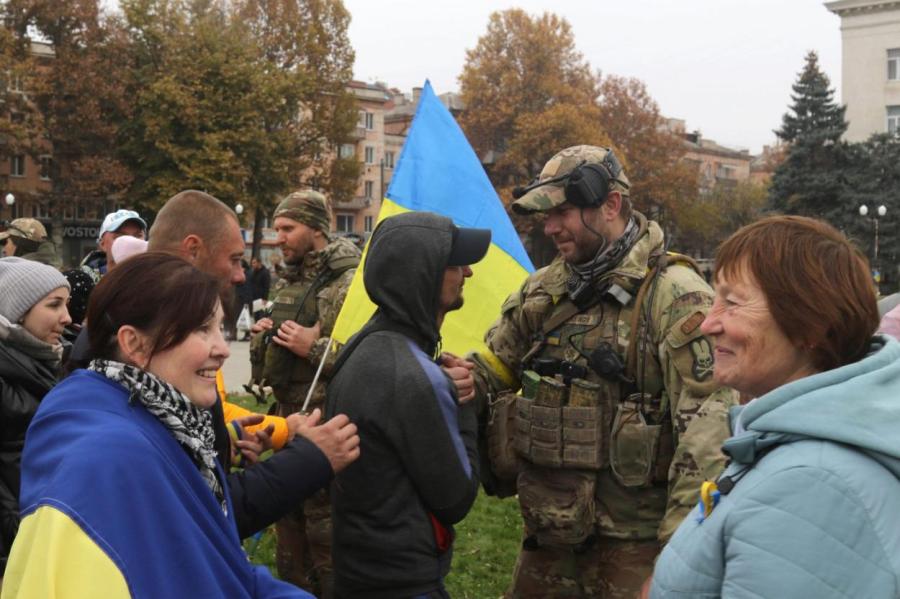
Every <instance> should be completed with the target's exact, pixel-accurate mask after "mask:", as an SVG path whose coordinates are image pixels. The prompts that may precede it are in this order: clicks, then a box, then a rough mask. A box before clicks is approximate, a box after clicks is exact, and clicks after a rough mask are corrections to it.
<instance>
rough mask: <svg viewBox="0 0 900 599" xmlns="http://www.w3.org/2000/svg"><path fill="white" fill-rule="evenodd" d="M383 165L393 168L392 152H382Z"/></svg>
mask: <svg viewBox="0 0 900 599" xmlns="http://www.w3.org/2000/svg"><path fill="white" fill-rule="evenodd" d="M384 166H385V167H387V168H394V153H393V152H385V153H384Z"/></svg>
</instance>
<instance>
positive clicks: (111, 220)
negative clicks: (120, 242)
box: [97, 210, 147, 241]
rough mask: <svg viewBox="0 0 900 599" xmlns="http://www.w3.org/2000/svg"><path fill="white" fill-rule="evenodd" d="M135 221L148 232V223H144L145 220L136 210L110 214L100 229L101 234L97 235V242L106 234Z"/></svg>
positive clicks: (118, 211)
mask: <svg viewBox="0 0 900 599" xmlns="http://www.w3.org/2000/svg"><path fill="white" fill-rule="evenodd" d="M130 220H133V221H137V222H138V223H140V225H141V228H142V229H143V230H144V231H145V232H146V231H147V223H146V222H144V219H142V218H141V215H140V214H138V213H137V212H135V211H134V210H116V211H115V212H110V213H109V214H107V215H106V218H104V219H103V225H102V226H101V227H100V233H99V234H98V235H97V241H99V240H100V239H102V238H103V234H104V233H109V232H110V231H118V230H119V227H121V226H122V225H124V224H125V223H127V222H128V221H130Z"/></svg>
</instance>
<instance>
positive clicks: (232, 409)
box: [216, 369, 288, 451]
mask: <svg viewBox="0 0 900 599" xmlns="http://www.w3.org/2000/svg"><path fill="white" fill-rule="evenodd" d="M216 391H218V393H219V399H221V400H222V411H223V412H224V413H225V422H231V421H232V420H235V419H237V418H240V417H242V416H248V415H250V414H256V412H251V411H250V410H247V409H245V408H242V407H241V406H239V405H236V404H233V403H230V402H228V401H226V399H225V398H226V397H228V394H227V392H226V391H225V377H224V376H223V375H222V370H221V369H220V370H217V371H216ZM270 424H274V425H275V431H274V432H273V433H272V449H274V450H275V451H278V450H279V449H281V448H282V447H284V446H285V444H286V443H287V442H288V426H287V421H286V420H285V419H284V418H282V417H281V416H268V415H266V416H265V419H264V420H263V421H262V422H261V423H260V424H257V425H255V426H248V427H247V430H248V431H250V432H251V433H252V432H256V431H257V430H259V429H263V428H266V427H267V426H269V425H270Z"/></svg>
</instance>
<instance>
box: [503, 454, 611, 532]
mask: <svg viewBox="0 0 900 599" xmlns="http://www.w3.org/2000/svg"><path fill="white" fill-rule="evenodd" d="M596 480H597V479H596V473H594V472H583V471H576V470H559V469H555V468H554V469H543V468H525V469H524V470H523V471H522V472H521V473H520V474H519V478H518V491H519V505H520V506H521V509H522V519H523V520H524V522H525V530H526V531H527V532H528V534H530V535H533V536H534V537H535V539H536V541H537V543H538V545H542V546H551V547H566V548H571V547H572V546H575V545H578V544H580V543H583V542H585V541H586V540H587V539H588V538H589V537H591V536H592V535H593V534H594V522H595V518H596V512H595V507H594V490H595V487H596Z"/></svg>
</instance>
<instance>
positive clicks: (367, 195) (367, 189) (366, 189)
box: [363, 181, 375, 200]
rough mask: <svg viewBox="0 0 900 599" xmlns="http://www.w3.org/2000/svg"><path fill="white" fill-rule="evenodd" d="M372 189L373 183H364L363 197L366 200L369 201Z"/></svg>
mask: <svg viewBox="0 0 900 599" xmlns="http://www.w3.org/2000/svg"><path fill="white" fill-rule="evenodd" d="M374 189H375V183H374V182H373V181H366V182H365V183H363V190H364V191H363V196H365V198H366V199H367V200H371V199H372V193H373V192H374Z"/></svg>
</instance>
